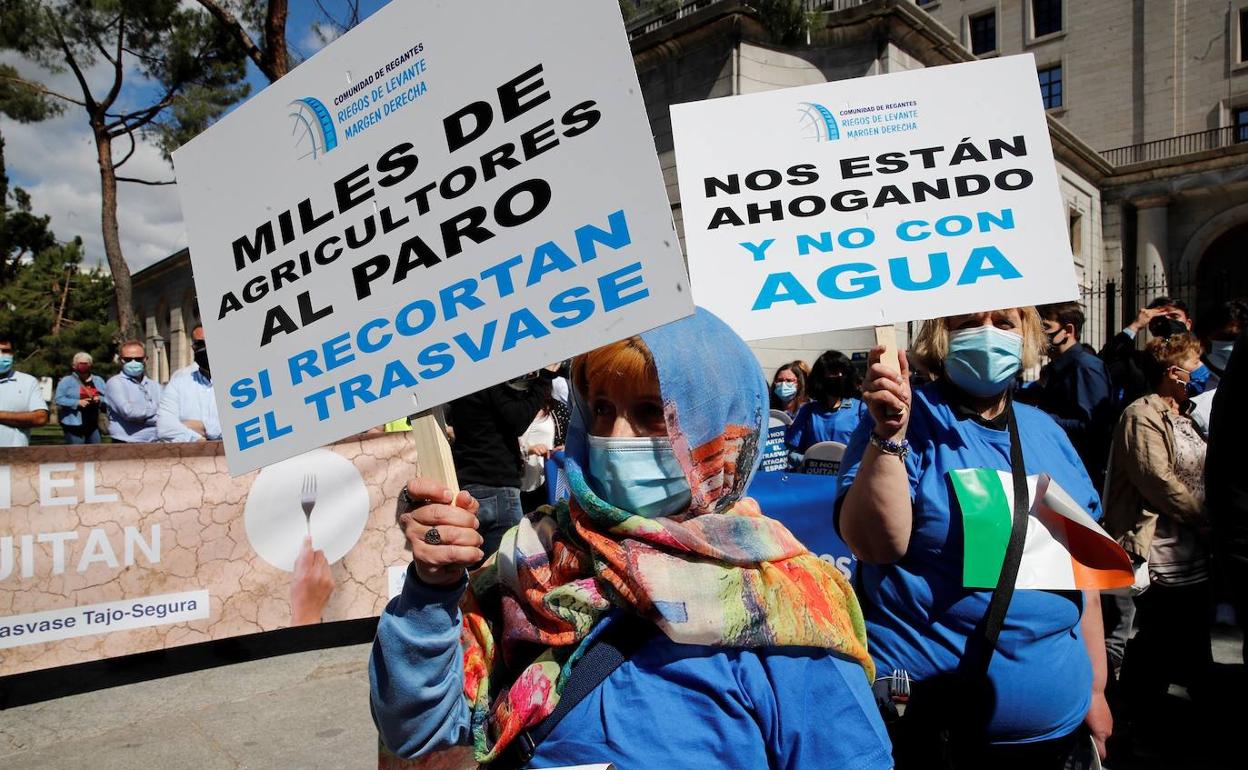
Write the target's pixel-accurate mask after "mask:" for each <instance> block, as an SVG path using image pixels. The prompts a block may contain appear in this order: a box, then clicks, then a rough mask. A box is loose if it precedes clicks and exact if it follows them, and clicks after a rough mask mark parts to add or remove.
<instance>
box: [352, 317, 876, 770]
mask: <svg viewBox="0 0 1248 770" xmlns="http://www.w3.org/2000/svg"><path fill="white" fill-rule="evenodd" d="M572 387H573V389H572V397H573V414H572V423H571V425H570V426H569V428H568V441H567V459H566V465H565V470H566V473H567V477H568V485H569V487H570V488H571V498H570V499H569V500H566V501H561V502H559V503H558V504H556V506H554V507H553V508H552V507H543V508H539V509H538V510H536V511H534V512H532V513H530V514H529V515H528V516H526V517H525V518H523V519H522V520H521V521H520V523H519V524H518V525H516V526H515V527H513V528H512V529H511V530H509V531H508V533H507V534H506V535H505V536H504V537H503V541H502V546H501V547H500V548H499V550H498V553H497V554H496V555H495V556H493V557H491V558H490V560H489V561H487V562H486V564H485V566H483V567H482V568H481V569H479V570H477V571H475V572H473V573H472V575H471V576H469V575H466V574H465V568H467V567H469V566H470V565H472V564H474V563H475V562H476V561H477V560H478V559H480V558H481V551H480V544H481V537H480V535H479V534H478V533H477V531H476V527H477V519H476V517H475V515H474V512H475V511H476V509H477V507H478V506H477V503H476V502H475V501H473V500H472V499H471V498H470V497H469V496H468V495H466V494H465V493H462V492H461V493H460V494H459V495H458V497H456V498H454V499H455V500H456V501H457V503H456V505H448V504H447V503H450V502H451V500H452V494H451V492H450V490H447V489H445V488H444V487H443V485H442V484H441V483H439V482H438V481H437V480H435V479H416V480H414V481H412V482H411V483H409V485H408V486H407V487H406V488H405V491H404V493H403V496H401V497H400V500H402V501H404V507H405V508H408V509H411V510H409V511H408V512H405V513H403V514H402V515H401V517H400V522H401V524H402V526H403V528H404V534H405V535H406V537H407V540H408V542H409V544H410V546H411V550H412V558H413V560H412V563H411V565H410V566H409V568H408V572H407V578H406V581H405V582H404V585H403V591H402V593H401V594H400V595H399V596H398V597H397V598H396V599H395V600H393V601H391V602H390V604H389V605H388V606H387V607H386V609H385V612H383V613H382V617H381V619H380V622H379V624H378V626H377V639H376V641H375V643H374V645H373V655H372V660H371V664H370V679H371V684H372V701H371V702H372V713H373V718H374V720H375V721H376V723H377V726H378V729H379V730H380V733H381V739H382V741H383V743H384V744H385V745H386V746H387V747H389V749H390V750H391V751H393V752H394V753H395V754H397V755H398V756H400V757H403V758H414V757H424V756H426V755H429V754H431V753H433V752H436V751H439V750H442V749H447V748H450V747H454V746H464V745H471V746H473V753H474V755H475V758H476V760H477V761H478V762H479V763H481V764H482V765H485V766H486V767H500V768H506V767H521V766H523V767H530V766H532V767H555V766H565V765H582V764H590V763H606V762H612V763H614V765H615V766H616V767H619V768H621V770H627V769H628V768H655V767H662V768H664V770H682V769H686V768H687V769H688V770H702V768H706V767H731V768H742V769H743V770H754V768H818V767H835V768H845V769H846V770H849V769H850V768H853V770H885V769H886V768H889V767H891V765H892V758H891V756H890V754H891V751H890V746H889V742H888V735H887V733H886V731H885V727H884V724H883V722H882V721H881V720H880V714H879V710H878V708H877V707H876V704H875V701H874V699H873V698H872V696H871V689H870V679H869V677H870V676H871V673H872V672H873V671H874V666H873V665H872V664H871V658H870V655H869V654H868V652H867V649H866V636H865V633H864V632H863V627H862V622H861V617H862V616H861V611H860V610H859V606H858V602H857V600H856V599H855V598H854V593H853V591H852V590H851V589H850V587H849V584H848V582H847V581H846V580H845V578H844V577H842V576H841V574H840V573H839V572H838V571H837V569H836V567H835V566H834V565H832V564H829V563H828V562H826V561H824V560H822V559H820V558H818V557H817V556H815V555H814V554H812V553H810V551H809V550H808V549H807V548H806V546H804V545H802V544H801V543H800V542H799V541H798V540H797V538H795V537H794V536H793V535H792V534H791V533H790V532H789V531H788V530H786V529H785V528H784V527H783V525H781V524H780V523H778V522H776V521H774V520H772V519H768V518H766V517H765V516H763V514H762V513H761V512H760V509H759V506H758V504H757V503H755V502H754V501H753V500H751V499H749V498H748V497H745V496H744V495H745V491H746V488H747V486H748V484H749V481H750V478H751V477H752V476H753V474H754V472H755V470H756V469H757V468H758V465H759V459H760V454H761V450H762V447H763V443H762V441H761V440H760V439H761V438H762V436H764V435H766V434H765V430H766V420H767V411H768V410H767V390H766V387H767V386H766V380H765V379H764V378H763V373H762V370H760V369H759V367H758V363H757V361H756V360H755V358H754V355H753V353H752V352H751V351H750V349H749V347H747V346H746V344H745V342H744V341H743V340H741V338H740V337H738V336H737V335H736V334H735V333H733V331H732V330H731V329H729V328H728V326H727V325H726V324H724V323H723V322H722V321H720V320H719V319H717V318H715V317H714V316H713V315H711V314H710V313H708V312H706V311H704V310H701V309H699V310H697V312H695V314H694V315H691V316H688V317H687V318H683V319H681V320H679V321H675V322H673V323H670V324H667V325H665V326H661V327H659V328H657V329H653V330H651V331H648V332H645V333H644V334H641V335H640V336H638V337H631V338H629V339H625V340H621V341H619V342H616V343H612V344H611V345H607V346H605V347H602V348H598V349H597V350H593V351H590V352H589V353H586V354H584V355H582V356H578V357H577V358H576V359H574V361H573V364H572ZM612 638H615V639H617V641H616V644H617V645H620V646H627V645H626V644H621V642H620V641H618V640H620V639H623V640H625V641H632V642H633V645H634V647H635V649H634V650H633V651H632V652H631V654H626V655H624V656H623V657H625V658H626V660H624V661H623V662H622V663H619V665H618V666H616V667H614V669H613V670H611V671H610V675H609V676H607V677H606V678H605V679H595V678H594V672H595V671H598V672H600V673H601V672H603V669H604V668H606V669H610V668H611V667H610V666H601V667H599V666H596V665H595V664H594V663H593V661H594V660H595V658H594V657H593V656H594V653H595V651H596V650H599V649H603V648H602V647H599V646H598V642H599V641H600V640H603V639H608V640H610V639H612ZM579 661H585V663H586V667H585V668H581V667H580V663H579ZM595 682H597V684H596V685H595V684H594V683H595ZM565 688H567V689H565ZM578 691H581V692H582V694H584V697H583V698H581V699H579V700H578V699H577V698H576V693H577V692H578ZM586 691H587V692H586ZM573 704H574V705H573ZM569 706H570V708H569ZM557 707H558V708H564V709H567V712H566V714H564V715H563V717H562V719H558V718H557V717H558V715H559V712H556V711H555V709H556V708H557ZM545 731H548V734H547V735H546V737H545V740H541V734H542V732H545ZM534 732H536V734H537V738H534V737H533V735H534ZM533 743H536V744H537V745H536V748H535V749H532V744H533ZM521 749H530V750H529V751H527V752H525V751H519V750H521ZM516 752H519V755H517V753H516ZM525 753H528V754H531V756H530V757H529V758H530V759H531V760H532V762H531V764H530V763H529V762H528V761H524V756H523V754H525Z"/></svg>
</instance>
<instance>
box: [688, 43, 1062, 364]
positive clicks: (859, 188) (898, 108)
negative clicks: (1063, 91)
mask: <svg viewBox="0 0 1248 770" xmlns="http://www.w3.org/2000/svg"><path fill="white" fill-rule="evenodd" d="M672 133H673V135H674V138H675V144H676V161H677V171H678V174H679V180H680V200H681V207H682V212H683V216H684V226H685V239H686V241H685V243H686V248H687V249H688V253H689V275H690V279H691V281H692V283H693V292H694V299H695V301H696V302H697V303H698V304H699V305H701V306H703V307H706V308H707V309H709V310H711V311H713V312H715V313H716V314H718V315H719V316H720V317H721V318H723V319H724V320H726V321H727V322H728V323H729V324H731V325H732V327H733V328H734V329H736V331H737V332H738V333H739V334H741V335H742V336H743V337H745V338H746V339H763V338H767V337H777V336H784V335H794V334H804V333H809V332H820V331H828V330H833V329H845V328H852V327H860V326H879V325H883V324H891V323H895V322H899V321H910V320H916V319H922V318H933V317H938V316H944V315H950V314H955V313H967V312H975V311H982V310H992V309H997V308H1002V307H1014V306H1020V305H1031V304H1038V303H1044V302H1057V301H1062V300H1070V299H1074V298H1076V296H1077V294H1078V290H1077V286H1076V282H1075V273H1074V261H1073V258H1072V256H1071V252H1070V244H1069V241H1068V238H1067V232H1066V221H1065V216H1064V212H1063V210H1062V206H1061V195H1060V192H1059V189H1058V182H1057V170H1056V167H1055V165H1054V162H1053V152H1052V148H1051V146H1050V144H1049V132H1048V124H1047V122H1046V119H1045V114H1044V108H1043V106H1042V103H1041V100H1040V89H1039V84H1038V81H1037V78H1036V70H1035V61H1034V60H1033V58H1032V56H1031V55H1025V56H1011V57H1004V58H999V59H991V60H987V61H977V62H971V63H967V64H956V65H952V66H947V67H933V68H928V69H920V70H912V71H908V72H898V73H895V74H889V75H881V76H877V77H869V78H857V79H854V80H842V81H837V82H834V83H825V84H820V85H813V86H803V87H799V88H788V89H784V90H779V91H768V92H766V93H760V94H751V95H748V96H736V97H730V98H724V99H711V100H707V101H702V102H694V103H690V104H682V105H676V106H674V107H672Z"/></svg>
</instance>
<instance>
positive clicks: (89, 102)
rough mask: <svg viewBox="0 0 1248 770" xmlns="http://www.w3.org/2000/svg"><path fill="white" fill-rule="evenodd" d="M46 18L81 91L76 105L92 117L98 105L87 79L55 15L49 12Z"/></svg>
mask: <svg viewBox="0 0 1248 770" xmlns="http://www.w3.org/2000/svg"><path fill="white" fill-rule="evenodd" d="M48 16H49V17H51V19H52V29H54V30H56V39H57V42H59V43H60V45H61V52H62V53H64V54H65V63H66V64H68V65H69V68H70V69H71V70H73V72H74V77H75V78H77V79H78V87H79V88H81V89H82V101H81V102H78V104H81V105H82V106H83V107H86V108H87V111H88V112H90V113H92V115H94V113H95V111H96V108H97V107H98V105H97V104H96V101H95V97H94V96H93V95H92V94H91V87H90V86H88V85H87V79H86V78H85V77H83V74H82V69H81V68H80V67H79V66H78V60H77V59H75V58H74V55H73V53H71V52H70V50H69V44H68V43H66V42H65V36H64V35H62V34H61V25H60V24H58V23H57V22H56V15H55V14H53V13H52V12H51V11H50V10H49V11H48Z"/></svg>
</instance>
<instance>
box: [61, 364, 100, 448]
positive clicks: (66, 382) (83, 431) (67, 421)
mask: <svg viewBox="0 0 1248 770" xmlns="http://www.w3.org/2000/svg"><path fill="white" fill-rule="evenodd" d="M91 364H92V360H91V354H90V353H87V352H85V351H79V352H77V353H75V354H74V360H73V367H74V373H73V374H68V375H66V376H64V377H62V378H61V381H60V382H58V383H57V384H56V397H55V398H54V399H53V400H54V401H56V414H57V421H58V422H60V424H61V430H62V431H63V432H64V433H65V443H66V444H98V443H100V412H101V411H106V406H107V401H106V400H105V396H104V380H103V379H102V378H101V377H100V376H99V375H98V374H92V373H91Z"/></svg>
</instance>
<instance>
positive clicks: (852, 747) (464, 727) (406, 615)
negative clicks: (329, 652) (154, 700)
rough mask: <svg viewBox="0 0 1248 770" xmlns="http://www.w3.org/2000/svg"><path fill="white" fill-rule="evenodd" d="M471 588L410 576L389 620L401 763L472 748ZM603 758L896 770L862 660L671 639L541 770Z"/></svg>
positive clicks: (385, 722) (388, 722) (603, 691)
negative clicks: (467, 595) (467, 625)
mask: <svg viewBox="0 0 1248 770" xmlns="http://www.w3.org/2000/svg"><path fill="white" fill-rule="evenodd" d="M465 585H466V581H465V582H464V583H461V584H460V585H459V586H457V587H455V588H434V587H431V586H427V585H425V584H423V583H421V582H420V581H419V580H418V579H417V578H415V576H414V575H413V574H412V572H411V570H410V569H409V571H408V576H407V581H406V582H405V584H404V586H403V593H402V594H400V595H399V596H398V597H396V598H395V599H394V600H393V601H391V602H390V604H389V605H388V606H387V607H386V609H385V611H384V612H383V613H382V615H381V620H380V623H379V624H378V626H377V638H376V640H375V641H374V642H373V655H372V659H371V661H370V664H369V674H370V680H371V684H372V698H371V701H372V712H373V720H374V721H375V722H376V723H377V727H378V730H379V731H380V732H381V737H382V740H383V741H384V743H385V744H386V745H387V746H389V747H390V748H391V749H392V750H393V751H394V752H395V753H396V754H398V755H399V756H402V757H413V756H420V755H424V754H426V753H428V752H431V751H436V750H438V749H442V748H446V747H449V746H453V745H466V744H467V743H468V742H469V741H470V732H469V713H468V706H467V703H466V702H465V701H464V695H463V655H462V652H461V650H460V646H459V632H460V624H461V616H460V612H459V608H458V601H459V598H460V596H462V594H463V590H464V587H465ZM606 622H610V620H609V619H608V621H606ZM603 625H605V623H604V624H600V625H599V628H598V629H595V630H594V631H593V633H599V632H600V631H601V628H602V627H603ZM597 762H613V763H615V766H616V767H618V768H620V770H634V769H640V768H647V769H648V768H656V767H661V768H664V770H684V769H685V768H687V769H688V770H701V769H702V768H706V767H733V768H776V769H780V768H792V769H793V770H797V769H798V768H810V767H835V768H844V769H845V770H885V768H890V767H892V766H893V760H892V745H891V743H890V742H889V739H888V732H887V731H886V730H885V728H884V723H883V722H882V721H881V719H880V714H879V710H878V708H877V707H876V705H875V701H874V699H873V697H872V695H871V688H870V686H869V685H868V684H867V678H866V676H865V674H864V673H863V670H862V666H860V665H858V664H857V663H856V662H854V661H851V660H847V659H845V658H841V657H838V656H836V655H833V654H831V653H829V652H828V651H827V650H820V649H814V648H805V647H801V648H798V647H788V648H768V649H765V650H741V649H724V648H717V647H707V646H702V645H692V644H676V643H675V642H673V641H671V640H670V639H668V638H667V637H666V636H664V635H663V634H662V633H658V634H656V635H655V636H654V637H653V638H652V639H651V640H650V641H649V642H647V643H646V644H644V645H642V647H641V648H640V649H639V650H638V651H637V652H636V653H634V654H633V655H632V656H631V657H630V658H629V659H628V660H626V661H625V662H624V663H623V664H622V665H620V667H619V668H617V669H616V670H615V671H613V672H612V673H611V675H610V676H609V677H607V679H606V680H604V681H603V682H602V684H600V685H598V687H597V688H595V689H594V690H593V691H592V692H591V693H590V694H589V695H588V696H586V697H585V699H584V700H582V701H581V702H580V703H578V704H577V705H576V707H575V708H573V709H572V710H571V711H570V712H568V714H567V715H566V716H565V717H564V718H563V719H562V720H560V722H559V724H558V725H557V726H556V727H555V729H554V730H553V731H552V732H551V733H550V735H549V736H547V738H546V740H545V741H543V742H542V743H541V745H539V746H538V748H537V752H536V754H535V755H534V757H533V761H532V762H531V766H532V767H559V766H567V765H579V764H589V763H597Z"/></svg>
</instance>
